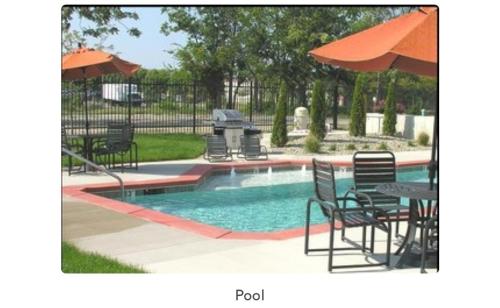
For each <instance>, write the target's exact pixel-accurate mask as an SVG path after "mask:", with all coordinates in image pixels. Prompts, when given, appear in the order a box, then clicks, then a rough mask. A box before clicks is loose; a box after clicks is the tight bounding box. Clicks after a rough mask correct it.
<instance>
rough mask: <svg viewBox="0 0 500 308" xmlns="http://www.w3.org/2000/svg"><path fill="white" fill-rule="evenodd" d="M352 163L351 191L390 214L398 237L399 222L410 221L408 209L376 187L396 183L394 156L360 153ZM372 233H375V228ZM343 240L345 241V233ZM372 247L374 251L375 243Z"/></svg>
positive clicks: (379, 153)
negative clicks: (366, 197)
mask: <svg viewBox="0 0 500 308" xmlns="http://www.w3.org/2000/svg"><path fill="white" fill-rule="evenodd" d="M352 163H353V173H354V187H353V188H352V189H351V191H356V192H362V193H365V194H367V195H369V196H370V198H371V201H372V202H373V205H375V206H376V207H378V208H381V209H383V210H384V211H386V212H387V213H388V214H389V222H393V221H394V222H396V236H398V235H399V222H400V221H406V220H408V207H407V206H404V205H401V198H398V197H392V196H387V195H384V194H382V193H379V192H377V191H375V187H376V186H377V185H379V184H383V183H392V182H396V158H395V156H394V154H393V153H392V152H389V151H358V152H356V153H354V155H353V158H352ZM347 194H349V192H348V193H347ZM360 201H361V202H362V203H363V204H366V203H367V202H368V201H367V200H364V199H363V198H361V199H360ZM377 218H378V217H377ZM372 232H374V230H373V228H372ZM342 239H343V240H345V236H344V233H343V234H342ZM372 240H373V237H372ZM371 247H372V249H373V242H372V243H371Z"/></svg>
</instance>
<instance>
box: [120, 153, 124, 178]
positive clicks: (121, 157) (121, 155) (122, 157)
mask: <svg viewBox="0 0 500 308" xmlns="http://www.w3.org/2000/svg"><path fill="white" fill-rule="evenodd" d="M124 157H125V153H120V160H121V163H122V164H121V167H122V169H121V170H122V173H123V170H124V167H123V166H124V164H123V161H124Z"/></svg>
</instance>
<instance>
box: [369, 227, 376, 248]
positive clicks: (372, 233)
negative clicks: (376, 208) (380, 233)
mask: <svg viewBox="0 0 500 308" xmlns="http://www.w3.org/2000/svg"><path fill="white" fill-rule="evenodd" d="M374 248H375V227H374V226H373V225H372V232H371V238H370V252H371V253H373V251H374Z"/></svg>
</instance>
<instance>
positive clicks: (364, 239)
mask: <svg viewBox="0 0 500 308" xmlns="http://www.w3.org/2000/svg"><path fill="white" fill-rule="evenodd" d="M343 230H344V229H342V231H343ZM362 244H363V246H362V249H361V251H362V252H365V251H366V226H363V240H362Z"/></svg>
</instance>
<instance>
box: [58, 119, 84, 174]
mask: <svg viewBox="0 0 500 308" xmlns="http://www.w3.org/2000/svg"><path fill="white" fill-rule="evenodd" d="M61 147H62V148H65V149H67V150H70V151H72V152H74V153H76V154H79V155H83V145H81V144H79V143H78V142H77V141H76V140H75V139H74V138H70V137H69V136H68V134H67V133H66V128H65V127H64V126H61ZM61 155H62V156H63V157H64V156H67V157H68V175H71V173H75V172H76V169H75V171H73V167H74V166H73V157H72V156H71V155H68V154H66V153H64V152H61ZM81 167H82V165H80V166H78V169H77V170H80V169H81Z"/></svg>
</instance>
